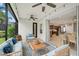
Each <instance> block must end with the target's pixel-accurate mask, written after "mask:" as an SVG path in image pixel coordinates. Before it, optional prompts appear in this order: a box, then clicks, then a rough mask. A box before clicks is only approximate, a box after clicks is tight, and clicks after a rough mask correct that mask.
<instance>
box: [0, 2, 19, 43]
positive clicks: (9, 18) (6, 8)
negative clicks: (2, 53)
mask: <svg viewBox="0 0 79 59" xmlns="http://www.w3.org/2000/svg"><path fill="white" fill-rule="evenodd" d="M17 34H18V21H17V18H16V16H15V13H14V11H13V9H12V8H11V5H10V4H8V3H5V4H3V3H0V44H2V43H3V42H4V41H5V40H7V39H9V38H11V37H15V35H17Z"/></svg>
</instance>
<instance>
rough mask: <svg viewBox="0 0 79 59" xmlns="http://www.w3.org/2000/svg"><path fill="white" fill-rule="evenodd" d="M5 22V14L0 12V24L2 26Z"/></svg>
mask: <svg viewBox="0 0 79 59" xmlns="http://www.w3.org/2000/svg"><path fill="white" fill-rule="evenodd" d="M4 20H5V14H4V13H3V12H1V11H0V24H2V23H3V22H4Z"/></svg>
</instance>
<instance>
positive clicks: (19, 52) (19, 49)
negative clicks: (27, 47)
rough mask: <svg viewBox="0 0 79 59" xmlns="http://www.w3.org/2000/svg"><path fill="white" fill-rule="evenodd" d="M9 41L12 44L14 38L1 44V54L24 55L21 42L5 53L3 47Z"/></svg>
mask: <svg viewBox="0 0 79 59" xmlns="http://www.w3.org/2000/svg"><path fill="white" fill-rule="evenodd" d="M8 43H10V44H12V45H13V43H12V38H10V39H8V40H7V41H5V42H4V43H2V44H1V45H0V56H22V44H21V42H17V43H16V44H15V45H13V51H12V52H11V53H7V54H5V53H4V52H3V47H4V46H5V45H7V44H8Z"/></svg>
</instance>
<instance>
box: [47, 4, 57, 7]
mask: <svg viewBox="0 0 79 59" xmlns="http://www.w3.org/2000/svg"><path fill="white" fill-rule="evenodd" d="M47 5H48V6H50V7H53V8H55V7H56V5H55V4H52V3H47Z"/></svg>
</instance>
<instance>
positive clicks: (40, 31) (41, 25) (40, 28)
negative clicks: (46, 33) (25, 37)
mask: <svg viewBox="0 0 79 59" xmlns="http://www.w3.org/2000/svg"><path fill="white" fill-rule="evenodd" d="M40 33H41V34H42V24H40Z"/></svg>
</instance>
